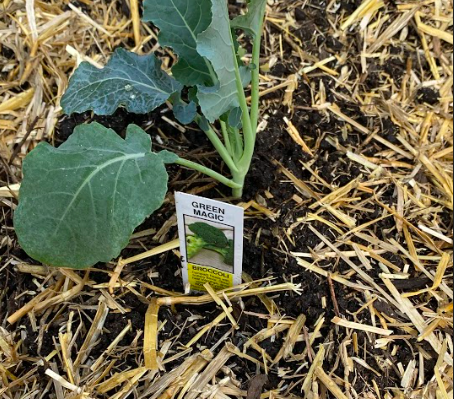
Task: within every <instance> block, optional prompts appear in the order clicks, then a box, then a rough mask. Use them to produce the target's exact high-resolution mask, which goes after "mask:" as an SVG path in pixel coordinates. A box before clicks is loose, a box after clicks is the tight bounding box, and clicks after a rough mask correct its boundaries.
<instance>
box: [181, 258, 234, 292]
mask: <svg viewBox="0 0 454 399" xmlns="http://www.w3.org/2000/svg"><path fill="white" fill-rule="evenodd" d="M188 274H189V283H190V284H191V289H192V290H195V291H206V289H205V287H204V286H203V285H204V284H206V283H209V284H210V285H211V286H212V287H213V289H214V290H215V291H220V290H225V289H226V288H230V287H233V274H231V273H228V272H225V271H223V270H218V269H215V268H213V267H208V266H200V265H194V264H193V263H188Z"/></svg>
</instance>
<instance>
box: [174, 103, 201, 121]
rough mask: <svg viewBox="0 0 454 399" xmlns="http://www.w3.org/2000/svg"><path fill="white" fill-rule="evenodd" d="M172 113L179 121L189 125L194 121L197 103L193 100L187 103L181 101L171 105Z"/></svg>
mask: <svg viewBox="0 0 454 399" xmlns="http://www.w3.org/2000/svg"><path fill="white" fill-rule="evenodd" d="M173 113H174V115H175V118H177V119H178V121H179V122H180V123H182V124H183V125H189V124H190V123H191V122H194V119H195V117H196V115H197V104H196V103H195V102H193V101H191V102H190V103H189V104H187V103H185V102H183V101H182V102H180V103H178V104H175V105H174V106H173Z"/></svg>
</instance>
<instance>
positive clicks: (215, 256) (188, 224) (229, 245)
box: [175, 193, 244, 291]
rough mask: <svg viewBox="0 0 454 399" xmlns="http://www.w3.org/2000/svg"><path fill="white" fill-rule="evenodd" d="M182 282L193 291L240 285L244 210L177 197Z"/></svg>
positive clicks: (188, 197)
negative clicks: (207, 287)
mask: <svg viewBox="0 0 454 399" xmlns="http://www.w3.org/2000/svg"><path fill="white" fill-rule="evenodd" d="M175 200H176V207H177V217H178V231H179V235H180V250H181V261H182V264H183V282H184V284H185V287H189V289H190V290H191V291H206V290H205V287H204V284H206V283H209V284H210V285H211V286H212V287H213V288H214V289H215V290H216V291H219V290H223V289H226V288H230V287H233V286H235V285H238V284H241V274H242V266H243V229H244V209H243V208H241V207H239V206H234V205H230V204H225V203H223V202H220V201H214V200H210V199H207V198H202V197H198V196H195V195H190V194H184V193H176V195H175Z"/></svg>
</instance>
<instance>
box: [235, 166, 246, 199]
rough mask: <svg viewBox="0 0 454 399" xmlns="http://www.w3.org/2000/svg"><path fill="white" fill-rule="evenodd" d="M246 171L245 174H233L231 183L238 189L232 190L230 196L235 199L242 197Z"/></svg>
mask: <svg viewBox="0 0 454 399" xmlns="http://www.w3.org/2000/svg"><path fill="white" fill-rule="evenodd" d="M247 172H248V171H247V170H246V171H245V172H238V173H234V174H233V182H235V183H236V184H237V185H238V186H239V187H238V188H234V189H233V190H232V195H233V197H235V198H241V197H242V196H243V189H244V180H245V179H246V174H247Z"/></svg>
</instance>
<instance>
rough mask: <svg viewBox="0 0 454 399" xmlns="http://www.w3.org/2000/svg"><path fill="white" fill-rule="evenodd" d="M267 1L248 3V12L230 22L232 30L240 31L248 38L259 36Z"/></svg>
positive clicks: (253, 0)
mask: <svg viewBox="0 0 454 399" xmlns="http://www.w3.org/2000/svg"><path fill="white" fill-rule="evenodd" d="M266 1H267V0H250V1H248V12H247V13H246V14H245V15H240V16H239V17H236V18H235V19H234V20H233V21H232V28H234V29H242V30H244V31H245V33H247V34H248V35H249V36H253V37H255V36H257V35H261V33H262V32H261V26H262V23H263V18H264V16H265V10H266Z"/></svg>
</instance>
